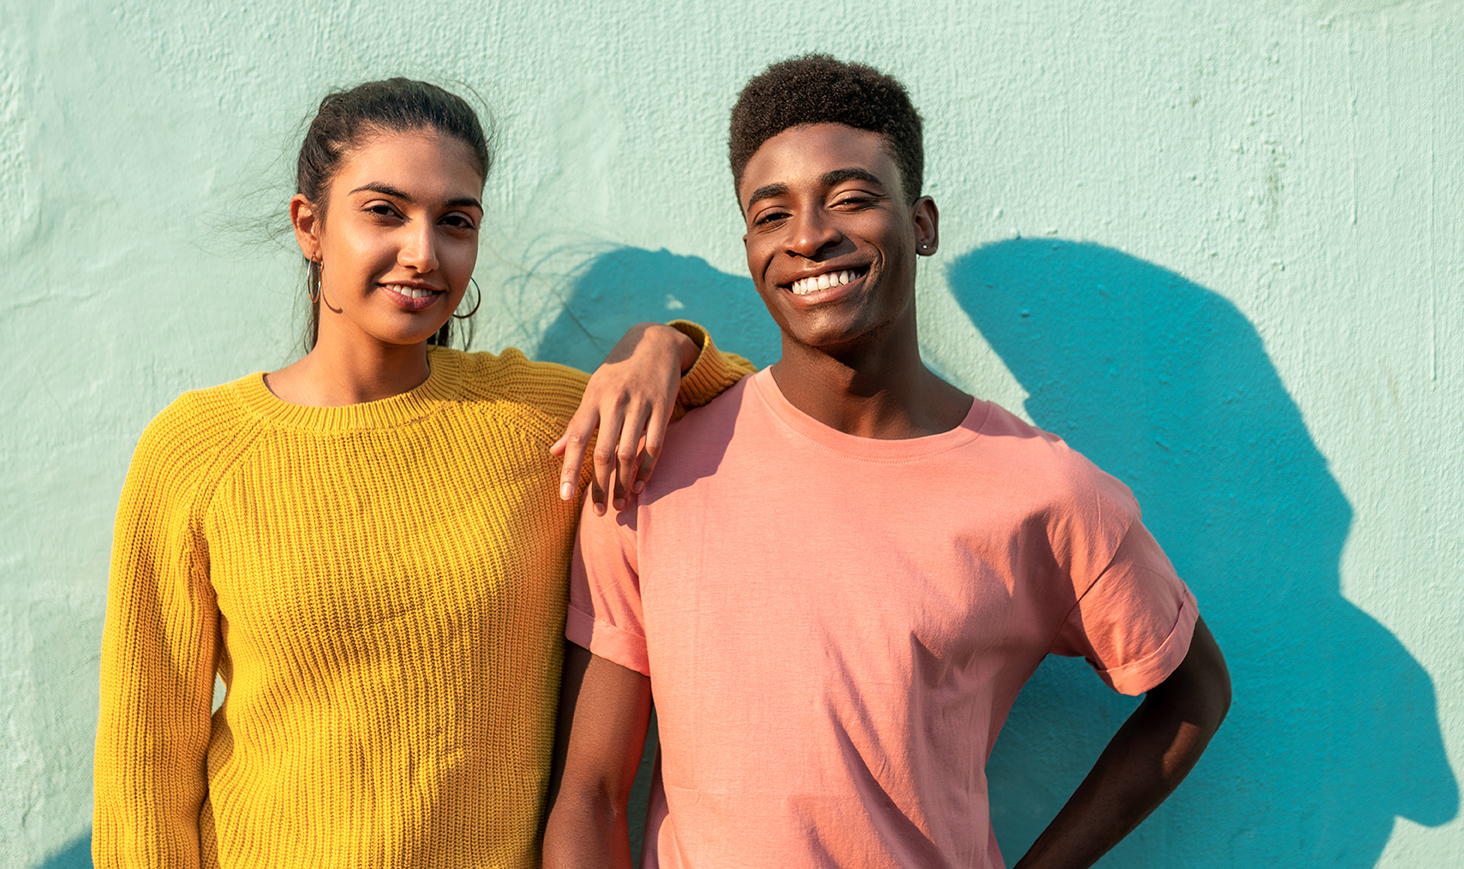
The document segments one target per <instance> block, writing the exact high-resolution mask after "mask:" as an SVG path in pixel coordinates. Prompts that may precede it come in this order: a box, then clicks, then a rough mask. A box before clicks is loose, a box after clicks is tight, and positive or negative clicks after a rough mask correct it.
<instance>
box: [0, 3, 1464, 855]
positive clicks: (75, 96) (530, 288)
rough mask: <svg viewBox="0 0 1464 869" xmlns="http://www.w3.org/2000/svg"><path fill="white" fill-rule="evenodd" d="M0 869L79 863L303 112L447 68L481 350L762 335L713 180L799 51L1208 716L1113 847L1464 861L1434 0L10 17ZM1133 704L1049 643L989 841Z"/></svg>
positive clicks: (133, 7)
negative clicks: (1200, 640)
mask: <svg viewBox="0 0 1464 869" xmlns="http://www.w3.org/2000/svg"><path fill="white" fill-rule="evenodd" d="M0 21H3V27H0V250H3V262H4V269H3V272H0V275H3V276H0V286H3V290H4V295H5V297H6V299H8V302H7V303H6V304H5V305H4V306H3V307H0V336H3V341H0V395H3V407H4V408H5V411H6V419H5V422H4V424H3V427H0V709H3V715H4V731H3V733H0V866H3V867H35V866H42V865H45V866H52V867H61V866H84V865H88V860H87V856H86V847H85V841H86V836H87V834H88V830H89V826H90V811H91V797H90V765H91V752H92V736H93V731H94V718H95V713H96V706H97V658H98V651H97V650H98V643H99V636H100V631H101V619H102V612H103V605H104V599H105V579H106V563H107V553H108V547H109V545H110V533H111V520H112V512H113V510H114V508H115V505H116V498H117V494H118V492H119V490H120V487H121V483H122V478H123V474H124V472H125V470H126V466H127V460H128V457H129V455H130V453H131V450H132V447H133V445H134V443H135V441H136V438H137V436H138V434H139V433H140V432H141V430H142V427H143V426H144V424H145V423H146V422H147V420H148V419H149V418H151V417H152V415H153V414H155V413H156V412H157V411H158V410H160V409H161V408H162V407H163V406H164V405H165V404H166V403H167V402H168V401H169V400H171V399H172V398H173V397H174V396H175V395H176V394H177V393H178V392H180V391H182V390H184V389H189V388H193V387H199V386H205V385H209V384H213V383H217V382H221V381H223V380H227V379H232V378H234V377H237V376H239V375H241V374H243V373H246V372H249V371H252V370H257V369H260V368H272V367H277V366H278V365H280V364H282V363H283V362H285V361H287V360H288V359H289V358H290V357H291V355H292V353H293V352H294V350H293V348H294V343H295V336H296V334H297V332H298V326H299V323H300V321H299V317H300V314H301V313H302V311H303V306H302V304H301V301H302V296H303V294H302V292H301V289H300V286H301V285H300V283H299V281H298V278H299V272H298V257H297V255H296V254H295V253H294V252H293V251H292V250H291V249H290V246H289V245H288V244H285V243H284V241H283V240H282V237H280V236H277V235H276V236H271V234H270V232H269V231H268V228H274V229H280V228H283V227H284V225H285V219H284V212H283V203H284V201H285V200H286V198H287V196H288V194H289V192H290V190H289V188H288V186H287V183H288V182H287V179H288V177H289V174H290V172H289V163H290V160H291V159H292V155H293V149H294V146H295V144H296V140H297V137H298V135H299V132H300V126H299V125H300V121H301V119H302V118H303V117H304V116H305V115H306V114H307V113H308V111H309V110H310V109H311V108H312V106H313V105H314V103H315V102H316V101H317V100H318V99H319V97H320V96H321V95H322V94H323V93H324V92H325V91H326V90H327V89H329V88H332V87H336V86H340V85H347V84H352V83H355V82H358V81H361V80H365V79H370V78H378V77H383V76H387V75H394V74H407V75H412V76H417V77H424V78H429V79H433V80H436V81H439V82H442V83H445V84H447V85H449V86H453V87H456V88H457V89H459V90H467V89H472V90H473V91H475V92H476V93H477V94H479V95H480V96H481V98H482V99H483V100H485V101H486V103H487V105H489V106H491V107H492V111H493V114H494V115H495V117H496V119H497V123H498V127H499V130H500V137H499V164H498V167H497V168H496V169H495V171H494V174H493V176H492V177H491V178H490V179H489V182H488V191H487V197H488V202H487V207H488V212H489V215H490V218H489V220H488V229H487V231H486V232H485V234H484V246H483V252H482V255H481V258H480V262H479V266H478V271H477V277H478V280H479V282H480V283H481V284H482V285H483V286H484V288H485V289H486V290H488V293H487V298H486V300H485V302H484V304H483V307H482V310H481V311H480V313H479V314H478V316H477V318H476V319H477V330H478V332H477V340H476V346H477V347H480V348H485V349H487V348H491V349H496V348H499V347H501V346H504V345H508V344H514V345H518V346H521V347H524V348H526V349H528V350H530V351H536V352H539V353H540V354H542V355H543V356H545V357H547V358H554V359H563V360H568V361H573V362H576V363H580V364H591V363H592V362H593V361H594V360H595V359H597V358H598V356H599V355H600V353H602V352H603V349H604V348H605V347H606V346H607V339H608V338H609V336H611V335H613V334H615V333H617V332H618V330H619V329H620V328H621V326H622V324H624V323H626V322H629V321H630V320H633V319H641V318H663V317H667V316H679V315H687V314H689V315H691V316H693V317H695V318H698V319H701V320H702V321H703V322H706V323H708V324H709V325H711V326H712V327H713V328H714V331H715V332H716V334H717V336H718V339H719V341H720V342H721V343H723V344H724V345H725V346H728V347H730V348H733V349H741V350H744V351H745V352H746V353H748V354H749V355H751V356H754V357H755V358H758V359H759V360H761V361H770V360H771V358H772V357H773V355H774V353H775V348H776V339H775V335H774V333H773V331H772V326H771V324H770V322H769V321H768V320H767V319H766V318H765V317H764V315H763V314H762V312H761V310H760V308H759V307H758V304H757V302H756V300H755V298H754V296H753V295H752V293H751V291H750V285H749V283H748V281H747V280H746V278H745V276H744V275H745V272H744V268H743V263H742V259H741V249H740V244H739V236H740V228H739V224H738V220H737V214H736V211H735V206H734V203H733V199H732V195H731V190H730V182H729V179H728V174H727V171H726V169H725V163H724V159H725V158H724V154H723V148H724V144H723V143H724V137H725V120H726V113H727V110H728V108H729V106H730V104H731V102H732V100H733V99H734V97H735V95H736V92H737V90H738V88H739V87H740V85H741V83H742V82H743V81H744V80H745V79H746V78H747V77H748V76H749V75H751V74H752V73H754V72H756V71H758V70H759V69H761V68H762V67H763V66H764V65H766V64H767V63H768V62H771V61H773V60H776V59H780V58H782V57H785V56H787V55H790V54H793V53H797V52H802V51H806V50H815V49H817V50H827V51H831V52H833V53H835V54H838V55H840V56H844V57H848V58H851V59H860V60H864V61H868V62H871V63H874V64H875V65H878V66H880V67H883V68H885V69H887V70H889V71H891V72H893V73H895V74H896V75H897V76H899V77H900V78H901V79H902V80H904V81H905V82H906V84H907V85H908V86H909V87H910V89H911V91H912V92H913V94H914V96H915V98H916V102H917V104H918V105H919V106H920V107H921V109H922V111H923V113H924V115H925V117H926V119H927V142H928V145H927V148H928V155H927V164H928V167H929V168H928V179H927V190H928V192H930V193H931V194H932V195H933V196H934V197H935V198H936V201H937V202H938V203H939V205H940V207H941V211H942V217H943V220H942V230H943V232H942V244H941V253H940V255H939V256H938V257H936V258H934V260H933V261H931V262H928V263H927V264H926V265H925V266H924V269H925V271H924V272H923V273H922V276H921V300H920V304H921V306H922V320H923V323H922V329H923V335H924V338H925V343H926V350H927V354H928V358H929V360H930V361H931V363H932V364H933V365H935V366H936V367H937V368H939V369H940V370H941V371H942V372H944V373H945V374H946V375H947V376H948V377H950V378H951V379H952V380H954V381H955V382H956V383H958V384H960V385H961V386H963V387H964V388H966V389H968V390H971V391H973V392H976V393H978V394H980V395H982V396H984V397H988V398H993V399H996V400H998V401H1000V402H1002V403H1004V404H1006V405H1007V406H1008V407H1010V408H1012V409H1014V410H1017V411H1018V412H1022V413H1025V414H1026V415H1027V416H1028V417H1030V418H1031V419H1032V420H1034V421H1036V422H1037V423H1039V424H1041V425H1043V426H1045V427H1047V428H1049V429H1052V430H1054V431H1057V432H1059V433H1060V434H1062V435H1063V436H1064V437H1067V438H1068V439H1069V440H1070V441H1071V442H1072V443H1074V444H1075V445H1076V446H1078V447H1079V448H1080V449H1082V450H1084V451H1085V452H1087V453H1088V454H1089V455H1090V456H1092V457H1093V458H1094V459H1096V460H1097V461H1098V462H1099V463H1100V464H1102V465H1104V466H1105V467H1107V468H1108V469H1109V470H1110V471H1112V472H1114V473H1116V474H1118V475H1119V476H1120V477H1122V478H1123V479H1125V480H1126V481H1127V482H1128V483H1129V484H1130V485H1131V486H1132V487H1133V488H1134V489H1135V490H1136V492H1138V494H1139V496H1140V498H1141V500H1142V502H1143V503H1144V505H1145V511H1146V519H1147V521H1148V522H1149V523H1150V525H1151V527H1152V528H1153V529H1154V531H1155V532H1156V534H1157V536H1158V537H1159V539H1160V540H1161V541H1162V542H1163V543H1164V544H1165V545H1166V547H1167V548H1168V550H1169V551H1170V553H1171V555H1172V556H1173V558H1174V560H1175V562H1176V563H1177V564H1178V565H1179V567H1180V569H1181V571H1182V572H1183V573H1184V575H1185V576H1186V578H1187V579H1188V580H1189V581H1190V583H1191V584H1192V586H1193V587H1194V588H1195V591H1196V592H1197V593H1198V594H1199V596H1200V599H1201V604H1202V607H1203V608H1204V612H1205V614H1206V617H1207V619H1208V620H1209V622H1210V624H1211V626H1212V627H1213V629H1214V631H1215V633H1216V635H1217V636H1218V637H1219V638H1220V641H1221V642H1222V644H1223V645H1224V647H1225V649H1226V651H1227V653H1228V655H1229V658H1230V663H1231V666H1232V669H1233V675H1234V677H1235V689H1236V703H1235V707H1234V709H1233V711H1232V713H1231V717H1230V720H1229V721H1228V722H1227V724H1226V726H1225V728H1224V729H1223V730H1222V732H1221V734H1220V736H1219V737H1218V738H1217V739H1216V741H1215V743H1214V745H1213V747H1212V749H1211V751H1210V753H1209V754H1207V755H1206V757H1205V758H1204V760H1203V761H1202V762H1201V764H1200V766H1199V767H1198V768H1197V769H1196V770H1195V772H1194V774H1193V775H1192V776H1191V779H1190V781H1188V782H1187V783H1186V784H1185V785H1184V786H1183V788H1182V789H1181V791H1180V792H1179V793H1178V794H1177V795H1176V796H1175V798H1174V799H1173V800H1171V802H1170V803H1169V804H1167V805H1166V806H1165V807H1164V808H1163V809H1161V810H1160V811H1159V812H1158V813H1157V814H1156V815H1155V816H1154V817H1153V818H1151V819H1150V820H1149V821H1148V822H1147V823H1146V824H1145V825H1144V826H1143V827H1142V828H1141V829H1140V830H1139V832H1138V833H1137V834H1136V835H1135V836H1134V837H1132V838H1131V839H1130V840H1129V841H1128V842H1126V843H1125V844H1124V845H1122V846H1121V847H1120V849H1119V851H1118V852H1116V853H1115V855H1113V856H1112V857H1111V858H1110V859H1108V860H1107V861H1105V863H1104V864H1103V865H1105V866H1109V867H1119V866H1124V867H1130V866H1135V867H1160V866H1199V867H1254V866H1258V865H1274V866H1288V867H1313V866H1315V867H1321V866H1328V867H1331V866H1359V867H1363V866H1390V867H1432V866H1452V865H1458V863H1459V860H1460V855H1461V854H1464V820H1461V819H1460V817H1459V811H1458V809H1459V795H1458V794H1459V784H1458V777H1459V774H1458V770H1460V769H1461V764H1464V655H1461V653H1460V649H1461V648H1464V643H1461V625H1464V592H1461V590H1460V584H1459V580H1458V578H1457V573H1458V565H1459V564H1460V563H1461V560H1464V559H1461V554H1464V486H1461V464H1464V437H1461V434H1464V381H1461V363H1464V359H1461V354H1464V305H1461V300H1464V299H1461V296H1464V294H1461V282H1464V231H1461V230H1464V195H1461V194H1464V190H1461V184H1464V181H1461V179H1464V173H1461V166H1464V129H1461V127H1464V120H1461V119H1464V111H1461V110H1464V97H1461V94H1464V88H1461V87H1460V85H1459V78H1458V75H1459V72H1458V71H1459V70H1460V69H1461V68H1464V63H1461V61H1464V9H1461V7H1460V6H1459V5H1457V4H1455V3H1442V2H1441V3H1426V2H1385V0H1371V2H1369V0H1337V2H1322V0H1302V2H1296V3H1280V2H1264V3H1260V2H1228V3H1186V4H1179V3H1173V2H1170V3H1146V2H1138V0H1130V2H1107V3H1104V2H1061V0H1029V2H1026V3H1020V4H1017V3H995V2H989V0H975V2H973V0H959V2H957V0H919V2H917V0H884V2H879V3H873V2H869V3H863V2H857V0H810V2H808V3H805V4H802V5H799V6H796V7H795V6H788V5H787V4H783V3H762V2H756V3H747V4H723V3H717V2H687V0H683V2H679V3H644V4H625V3H609V2H601V0H580V2H577V3H574V4H562V5H561V4H556V3H553V2H548V3H546V2H542V0H538V2H520V0H512V2H499V3H492V4H473V3H454V2H440V3H419V4H400V3H390V4H388V3H377V2H366V0H359V2H350V3H343V4H336V5H324V4H302V3H298V2H284V0H257V2H250V3H227V4H226V3H216V2H209V0H178V2H151V3H141V2H134V0H121V2H110V3H103V2H75V0H56V2H53V3H49V4H37V3H30V2H26V0H0ZM1130 707H1131V701H1125V700H1123V699H1122V698H1116V697H1112V696H1109V695H1108V694H1107V693H1106V692H1105V689H1102V688H1101V686H1099V684H1098V683H1097V681H1096V680H1095V679H1094V678H1092V677H1091V675H1089V674H1087V673H1086V672H1084V669H1083V667H1082V665H1081V664H1074V663H1073V662H1068V661H1056V662H1050V664H1049V665H1046V666H1044V668H1043V669H1042V670H1041V671H1039V673H1038V675H1037V677H1036V678H1035V679H1034V681H1033V683H1032V684H1031V685H1030V686H1029V688H1028V691H1027V692H1026V694H1025V695H1024V696H1023V698H1022V700H1021V701H1020V702H1019V704H1018V708H1017V709H1016V711H1015V712H1014V713H1013V716H1012V719H1011V722H1010V724H1009V725H1008V728H1007V730H1006V732H1005V733H1004V734H1003V737H1002V740H1001V742H1000V743H999V745H998V746H997V749H996V754H995V756H994V758H993V761H992V770H991V778H992V783H993V803H994V805H995V806H996V810H995V818H996V823H997V830H998V833H999V836H1000V838H1001V841H1002V843H1003V845H1004V846H1005V849H1006V851H1007V853H1008V855H1009V857H1010V858H1011V859H1015V857H1016V856H1017V855H1018V854H1019V853H1020V852H1021V850H1022V848H1023V847H1024V846H1025V844H1026V843H1027V842H1028V841H1030V839H1031V838H1033V837H1034V836H1035V835H1036V832H1037V831H1038V830H1039V829H1040V827H1041V825H1042V824H1043V823H1044V822H1045V820H1046V818H1047V817H1048V816H1050V814H1051V813H1052V812H1054V811H1055V810H1056V807H1057V806H1058V805H1059V803H1060V801H1061V799H1062V797H1063V796H1064V795H1065V793H1066V792H1067V791H1068V790H1070V789H1071V787H1072V786H1073V785H1074V784H1075V783H1076V781H1077V780H1078V779H1079V778H1080V777H1081V775H1082V773H1083V772H1084V770H1085V769H1086V768H1087V766H1088V764H1089V763H1090V762H1091V760H1092V758H1093V756H1094V755H1095V754H1096V753H1097V751H1098V750H1099V748H1100V747H1101V745H1102V742H1103V740H1104V739H1105V738H1106V736H1107V735H1108V734H1109V733H1110V732H1111V731H1112V730H1113V729H1114V728H1115V727H1116V726H1117V724H1118V722H1119V721H1120V720H1121V719H1122V717H1123V716H1124V715H1125V714H1126V713H1127V710H1128V709H1129V708H1130Z"/></svg>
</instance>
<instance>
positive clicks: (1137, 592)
mask: <svg viewBox="0 0 1464 869" xmlns="http://www.w3.org/2000/svg"><path fill="white" fill-rule="evenodd" d="M1198 617H1199V609H1198V604H1197V603H1196V601H1195V597H1194V595H1193V594H1191V593H1190V590H1189V588H1188V586H1186V585H1185V584H1184V581H1183V580H1181V579H1180V578H1179V576H1178V575H1177V574H1176V573H1175V571H1174V566H1173V565H1172V564H1170V562H1169V558H1168V557H1167V556H1166V555H1165V554H1164V551H1163V550H1162V549H1161V548H1160V547H1159V543H1158V542H1157V541H1156V540H1155V539H1154V536H1153V535H1152V534H1150V533H1149V531H1148V529H1147V528H1145V527H1144V526H1143V524H1142V523H1141V522H1139V521H1137V520H1135V521H1134V522H1133V523H1132V524H1131V525H1130V526H1129V528H1128V531H1127V533H1125V535H1124V537H1123V540H1122V541H1121V542H1120V543H1119V545H1118V549H1117V550H1115V552H1114V554H1113V558H1112V560H1111V561H1110V562H1109V564H1108V566H1107V567H1106V568H1105V569H1104V570H1103V572H1102V573H1101V574H1100V575H1099V577H1098V578H1097V579H1096V580H1095V581H1094V582H1093V583H1092V585H1090V586H1089V587H1088V589H1087V591H1086V592H1085V593H1084V594H1083V595H1082V596H1081V597H1080V598H1079V599H1078V602H1077V603H1076V604H1075V605H1074V606H1073V608H1072V611H1071V612H1069V613H1068V616H1067V619H1066V620H1065V621H1064V622H1063V625H1062V628H1061V629H1060V630H1059V631H1058V634H1057V638H1056V640H1054V642H1053V647H1052V652H1053V653H1054V654H1059V655H1072V656H1078V655H1081V656H1082V657H1084V658H1086V659H1087V660H1088V663H1089V664H1091V665H1092V666H1093V669H1095V670H1097V671H1098V675H1099V677H1101V678H1102V679H1103V681H1104V682H1106V683H1108V685H1109V687H1111V688H1113V689H1114V690H1116V691H1119V692H1121V693H1123V694H1142V693H1144V692H1145V691H1148V690H1150V689H1151V688H1153V687H1155V686H1156V685H1158V684H1159V683H1161V682H1163V681H1164V680H1165V679H1167V678H1168V677H1169V674H1170V673H1172V672H1174V669H1175V668H1176V667H1178V666H1179V665H1180V662H1182V661H1183V660H1184V657H1185V655H1186V654H1187V653H1188V652H1189V644H1190V638H1191V636H1193V634H1194V628H1195V620H1196V619H1197V618H1198Z"/></svg>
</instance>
